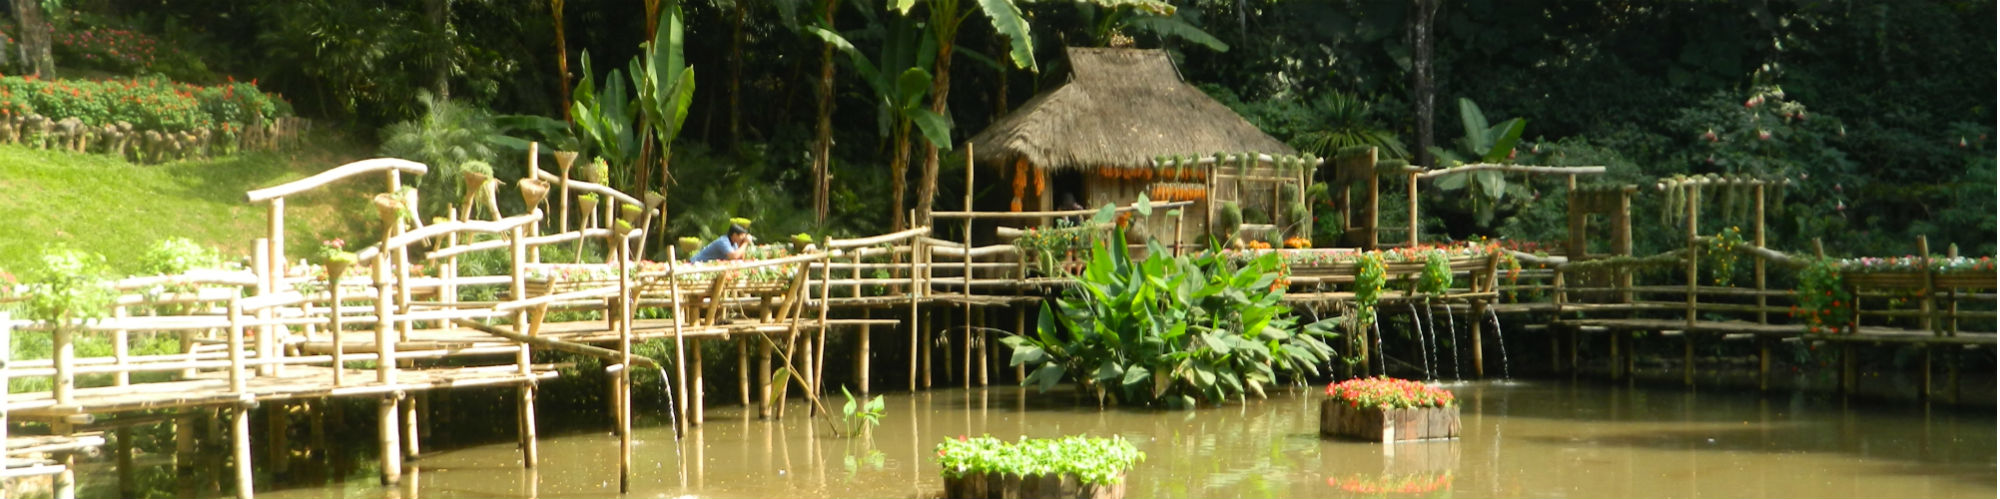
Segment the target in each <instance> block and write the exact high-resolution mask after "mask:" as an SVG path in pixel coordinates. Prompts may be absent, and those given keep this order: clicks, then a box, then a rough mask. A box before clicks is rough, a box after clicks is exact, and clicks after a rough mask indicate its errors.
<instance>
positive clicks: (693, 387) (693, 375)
mask: <svg viewBox="0 0 2000 499" xmlns="http://www.w3.org/2000/svg"><path fill="white" fill-rule="evenodd" d="M687 348H688V357H689V359H688V362H689V363H690V365H689V366H688V372H689V374H688V376H690V378H689V379H688V380H687V382H686V383H683V385H686V386H687V388H686V390H687V391H688V393H689V398H690V400H689V401H688V403H687V407H686V408H684V409H682V410H684V411H687V415H688V417H687V421H688V425H690V426H701V413H702V407H703V406H704V402H702V401H703V400H704V399H705V398H706V397H705V395H706V394H704V393H702V384H703V382H702V367H701V339H699V338H688V339H687Z"/></svg>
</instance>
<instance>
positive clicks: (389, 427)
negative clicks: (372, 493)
mask: <svg viewBox="0 0 2000 499" xmlns="http://www.w3.org/2000/svg"><path fill="white" fill-rule="evenodd" d="M383 363H388V362H387V361H383ZM402 398H403V393H402V392H396V393H394V394H390V395H386V396H383V397H382V398H381V400H380V401H379V402H377V403H376V405H375V420H376V421H377V422H378V423H379V425H380V427H379V430H380V432H379V435H380V441H379V442H378V443H380V444H382V455H381V458H382V485H395V484H397V483H401V482H402V481H403V444H402V442H400V440H401V439H402V435H401V433H402V431H401V429H400V428H398V427H399V426H400V425H399V424H398V421H397V418H396V405H397V402H398V401H399V400H401V399H402Z"/></svg>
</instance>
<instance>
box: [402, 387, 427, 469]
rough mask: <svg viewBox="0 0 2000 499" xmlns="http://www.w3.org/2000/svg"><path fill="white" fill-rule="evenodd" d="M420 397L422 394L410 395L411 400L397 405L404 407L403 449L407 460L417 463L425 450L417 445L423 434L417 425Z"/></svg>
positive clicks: (405, 400)
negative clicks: (419, 437) (418, 400)
mask: <svg viewBox="0 0 2000 499" xmlns="http://www.w3.org/2000/svg"><path fill="white" fill-rule="evenodd" d="M419 396H421V394H420V393H413V394H410V398H408V399H404V400H403V401H402V402H401V403H398V404H396V405H399V406H402V407H401V408H402V410H403V448H404V449H405V453H406V455H407V458H406V459H407V460H409V461H416V460H417V459H418V458H420V457H422V456H423V450H422V449H421V448H420V447H421V446H420V445H418V443H417V437H418V435H419V434H420V433H421V432H419V431H417V430H418V429H419V427H420V426H419V425H418V424H417V398H418V397H419Z"/></svg>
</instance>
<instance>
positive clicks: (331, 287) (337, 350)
mask: <svg viewBox="0 0 2000 499" xmlns="http://www.w3.org/2000/svg"><path fill="white" fill-rule="evenodd" d="M326 291H327V293H328V294H330V295H332V300H333V301H332V302H331V303H330V304H329V305H330V308H331V309H332V312H331V313H328V314H327V318H326V320H327V326H326V331H327V334H328V336H329V337H330V338H331V339H332V342H333V386H334V387H336V388H338V387H340V385H341V384H342V383H345V382H346V378H347V355H346V353H345V352H346V351H347V344H346V343H341V338H340V336H341V335H340V330H341V328H342V327H343V326H341V324H340V279H339V278H330V279H328V280H327V286H326Z"/></svg>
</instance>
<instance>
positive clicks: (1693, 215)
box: [1687, 185, 1701, 341]
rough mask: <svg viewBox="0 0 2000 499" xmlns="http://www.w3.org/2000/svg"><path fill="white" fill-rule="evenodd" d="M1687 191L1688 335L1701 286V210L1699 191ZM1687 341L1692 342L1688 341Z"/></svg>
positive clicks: (1693, 187) (1696, 189) (1690, 187)
mask: <svg viewBox="0 0 2000 499" xmlns="http://www.w3.org/2000/svg"><path fill="white" fill-rule="evenodd" d="M1687 190H1688V192H1687V248H1688V256H1687V327H1688V329H1689V331H1688V334H1693V333H1694V331H1693V329H1694V321H1695V301H1696V300H1698V299H1699V298H1700V296H1701V292H1700V288H1699V286H1700V285H1701V276H1700V274H1699V273H1698V272H1697V271H1698V270H1700V265H1699V264H1698V263H1697V262H1700V261H1701V241H1700V240H1699V239H1698V238H1699V237H1700V236H1699V234H1700V232H1699V231H1700V230H1701V229H1700V227H1701V221H1700V219H1699V218H1700V215H1701V209H1700V208H1699V207H1700V206H1701V189H1700V188H1699V187H1696V186H1693V185H1689V186H1688V188H1687ZM1688 341H1693V340H1692V339H1689V340H1688Z"/></svg>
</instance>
